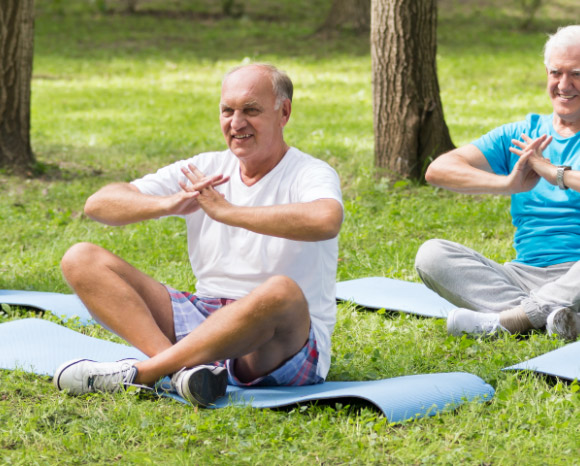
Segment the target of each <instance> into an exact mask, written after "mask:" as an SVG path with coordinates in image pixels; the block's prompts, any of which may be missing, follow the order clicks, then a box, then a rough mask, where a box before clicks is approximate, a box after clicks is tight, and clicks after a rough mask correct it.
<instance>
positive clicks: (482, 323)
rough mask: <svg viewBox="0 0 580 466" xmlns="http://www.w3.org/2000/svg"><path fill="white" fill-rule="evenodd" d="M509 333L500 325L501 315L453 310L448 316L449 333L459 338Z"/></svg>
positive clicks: (460, 309) (459, 309)
mask: <svg viewBox="0 0 580 466" xmlns="http://www.w3.org/2000/svg"><path fill="white" fill-rule="evenodd" d="M502 332H508V330H507V329H506V328H505V327H503V326H502V325H501V324H500V323H499V314H496V313H493V314H491V313H484V312H476V311H471V310H469V309H462V308H457V309H453V310H452V311H451V312H450V313H449V315H448V316H447V333H448V334H449V335H454V336H456V337H459V336H461V335H463V334H464V333H467V334H468V335H497V334H498V333H502ZM508 333H509V332H508Z"/></svg>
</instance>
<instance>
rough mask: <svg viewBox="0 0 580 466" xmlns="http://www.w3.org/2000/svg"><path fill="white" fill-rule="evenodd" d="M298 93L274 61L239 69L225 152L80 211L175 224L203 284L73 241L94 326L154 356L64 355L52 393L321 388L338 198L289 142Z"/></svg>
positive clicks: (233, 74)
mask: <svg viewBox="0 0 580 466" xmlns="http://www.w3.org/2000/svg"><path fill="white" fill-rule="evenodd" d="M292 92H293V87H292V82H291V81H290V79H289V78H288V76H287V75H286V74H284V73H283V72H281V71H280V70H278V69H276V68H275V67H273V66H270V65H264V64H252V65H246V66H242V67H238V68H235V69H234V70H232V71H230V72H229V73H228V74H227V75H226V76H225V78H224V80H223V84H222V94H221V101H220V124H221V128H222V132H223V134H224V137H225V140H226V142H227V145H228V147H229V150H226V151H222V152H208V153H203V154H200V155H197V156H195V157H193V158H191V159H189V160H184V161H180V162H176V163H174V164H172V165H169V166H167V167H165V168H162V169H160V170H159V171H158V172H157V173H155V174H150V175H147V176H145V177H143V178H141V179H138V180H136V181H133V182H132V183H115V184H111V185H108V186H105V187H104V188H102V189H101V190H99V191H98V192H97V193H95V194H93V195H92V196H91V197H90V198H89V199H88V201H87V203H86V206H85V212H86V213H87V215H88V216H90V217H91V218H93V219H95V220H97V221H99V222H102V223H105V224H108V225H125V224H129V223H134V222H139V221H143V220H149V219H155V218H159V217H164V216H169V215H176V216H181V217H183V218H184V219H185V222H186V226H187V235H188V251H189V258H190V262H191V266H192V269H193V271H194V273H195V275H196V278H197V286H196V290H195V292H194V293H189V292H182V291H178V290H175V289H174V288H171V287H169V286H166V285H163V284H161V283H159V282H158V281H156V280H154V279H153V278H151V277H149V276H147V275H145V274H144V273H142V272H141V271H139V270H137V269H136V268H134V267H132V266H131V265H130V264H128V263H127V262H125V261H124V260H122V259H121V258H119V257H118V256H116V255H114V254H113V253H111V252H109V251H107V250H105V249H102V248H101V247H99V246H96V245H94V244H89V243H80V244H76V245H75V246H73V247H72V248H71V249H69V251H68V252H67V253H66V255H65V256H64V258H63V260H62V270H63V273H64V276H65V278H66V280H67V281H68V283H69V284H70V286H71V287H72V288H73V289H74V291H75V292H76V293H77V294H78V296H79V297H80V298H81V299H82V301H83V302H84V303H85V305H86V306H87V308H88V309H89V310H90V312H91V314H92V316H93V317H94V318H95V319H96V320H97V321H98V322H100V323H102V325H104V326H105V327H107V328H108V329H111V330H112V331H113V332H115V333H116V334H117V335H119V336H121V337H122V338H124V339H125V340H127V341H128V342H129V343H131V344H132V345H133V346H135V347H136V348H138V349H140V350H141V351H142V352H143V353H145V354H146V355H147V356H148V357H149V359H146V360H144V361H137V360H135V359H129V360H122V361H117V362H111V363H98V362H94V361H90V360H86V359H81V360H74V361H69V362H67V363H65V364H63V365H62V366H61V367H59V369H58V370H57V371H56V374H55V376H54V384H55V385H56V387H57V388H59V389H64V390H68V391H69V392H70V393H72V394H82V393H89V392H96V391H107V392H115V391H117V390H120V389H122V388H123V387H126V386H129V385H133V384H137V385H153V384H154V383H155V382H156V381H157V380H159V379H160V378H162V377H163V376H166V375H168V376H170V377H171V385H172V387H173V388H174V390H175V391H177V393H178V394H180V395H181V396H183V397H184V398H186V399H187V400H189V401H191V402H192V403H195V404H198V405H201V406H207V405H209V404H211V403H213V402H214V401H215V400H216V399H217V398H218V397H220V396H223V395H224V394H225V391H226V385H227V384H228V383H230V384H235V385H238V386H252V385H305V384H314V383H319V382H322V381H323V380H324V378H325V377H326V374H327V373H328V370H329V365H330V337H331V334H332V331H333V327H334V324H335V320H336V303H335V276H336V263H337V255H338V240H337V235H338V232H339V230H340V226H341V223H342V219H343V207H342V197H341V192H340V182H339V179H338V176H337V174H336V172H335V171H334V170H333V169H332V168H331V167H330V166H329V165H328V164H326V163H325V162H322V161H320V160H317V159H315V158H313V157H312V156H310V155H308V154H305V153H303V152H300V151H299V150H298V149H296V148H293V147H289V146H288V145H287V144H286V142H285V141H284V137H283V129H284V126H285V125H286V124H287V123H288V120H289V118H290V113H291V107H292V105H291V100H292Z"/></svg>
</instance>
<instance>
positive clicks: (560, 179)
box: [556, 165, 572, 189]
mask: <svg viewBox="0 0 580 466" xmlns="http://www.w3.org/2000/svg"><path fill="white" fill-rule="evenodd" d="M566 170H572V167H570V166H568V165H558V167H557V169H556V183H557V184H558V188H560V189H568V186H566V185H565V184H564V172H565V171H566Z"/></svg>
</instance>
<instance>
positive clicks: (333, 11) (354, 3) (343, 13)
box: [318, 0, 371, 32]
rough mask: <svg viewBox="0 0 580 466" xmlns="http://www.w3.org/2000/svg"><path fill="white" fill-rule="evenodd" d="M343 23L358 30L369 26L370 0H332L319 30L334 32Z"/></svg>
mask: <svg viewBox="0 0 580 466" xmlns="http://www.w3.org/2000/svg"><path fill="white" fill-rule="evenodd" d="M344 25H352V26H353V27H354V29H355V30H356V31H358V32H368V31H369V30H370V27H371V0H332V4H331V5H330V10H329V12H328V15H327V16H326V19H325V20H324V23H323V24H322V26H320V28H319V29H318V31H319V32H323V31H325V32H334V31H336V29H337V28H339V27H341V26H344Z"/></svg>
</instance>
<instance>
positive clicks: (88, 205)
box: [84, 194, 99, 219]
mask: <svg viewBox="0 0 580 466" xmlns="http://www.w3.org/2000/svg"><path fill="white" fill-rule="evenodd" d="M84 212H85V215H86V216H87V217H89V218H92V219H95V218H96V217H98V212H99V202H98V200H97V199H95V194H93V195H92V196H89V198H88V199H87V200H86V202H85V208H84Z"/></svg>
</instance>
